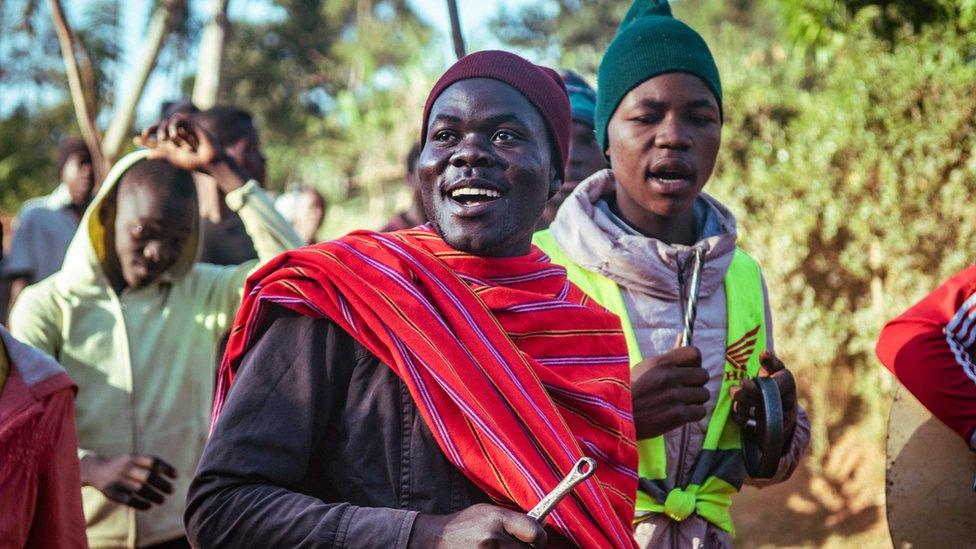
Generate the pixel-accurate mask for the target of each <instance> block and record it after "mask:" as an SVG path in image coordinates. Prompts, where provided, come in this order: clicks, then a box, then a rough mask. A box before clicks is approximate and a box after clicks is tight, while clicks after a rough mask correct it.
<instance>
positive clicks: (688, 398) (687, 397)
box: [675, 387, 712, 404]
mask: <svg viewBox="0 0 976 549" xmlns="http://www.w3.org/2000/svg"><path fill="white" fill-rule="evenodd" d="M675 396H676V397H677V399H678V402H679V403H681V404H705V403H706V402H708V401H709V399H710V398H711V397H712V394H711V393H709V392H708V389H706V388H704V387H679V388H678V389H676V390H675Z"/></svg>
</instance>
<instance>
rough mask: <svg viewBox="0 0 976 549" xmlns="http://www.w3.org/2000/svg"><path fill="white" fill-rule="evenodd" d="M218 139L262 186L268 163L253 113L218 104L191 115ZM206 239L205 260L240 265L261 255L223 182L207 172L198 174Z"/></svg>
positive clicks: (202, 246)
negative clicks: (227, 196) (227, 197)
mask: <svg viewBox="0 0 976 549" xmlns="http://www.w3.org/2000/svg"><path fill="white" fill-rule="evenodd" d="M190 118H192V119H193V120H194V121H196V122H197V123H198V124H200V126H202V127H203V128H204V129H205V130H207V131H208V132H210V134H212V135H214V136H215V137H216V138H217V142H218V143H219V144H220V146H221V147H222V148H223V149H224V151H226V153H227V156H229V157H230V158H231V159H232V160H233V161H234V162H235V163H236V164H237V165H238V166H240V167H241V168H242V169H243V170H244V171H245V172H247V173H248V175H250V176H251V178H252V179H253V180H254V181H256V182H257V184H258V185H263V184H264V178H265V175H266V169H267V166H266V163H265V159H264V155H263V154H262V153H261V140H260V137H259V135H258V129H257V126H255V125H254V119H253V118H252V117H251V115H250V113H248V112H247V111H245V110H243V109H239V108H236V107H230V106H224V105H218V106H216V107H213V108H210V109H207V110H205V111H197V112H195V113H192V114H191V115H190ZM194 180H195V181H196V183H197V195H198V197H199V200H200V202H199V204H200V213H201V216H202V217H203V233H202V234H203V238H202V241H201V244H200V257H199V258H198V261H200V262H202V263H213V264H215V265H239V264H241V263H244V262H245V261H251V260H253V259H256V258H257V257H258V255H257V251H256V250H255V248H254V242H253V241H252V240H251V237H250V236H249V235H248V234H247V230H246V228H245V227H244V222H243V221H242V220H241V217H240V216H239V215H238V214H237V213H236V212H234V211H232V210H230V209H229V208H228V207H227V204H226V201H225V200H224V199H223V195H222V191H221V189H220V186H219V185H216V184H214V182H213V179H212V178H211V177H210V176H208V175H207V174H195V175H194Z"/></svg>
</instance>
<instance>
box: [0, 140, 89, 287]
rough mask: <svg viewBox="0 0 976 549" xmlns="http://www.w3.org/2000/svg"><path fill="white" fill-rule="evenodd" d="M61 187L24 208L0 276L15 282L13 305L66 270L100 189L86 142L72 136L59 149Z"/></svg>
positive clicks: (33, 200)
mask: <svg viewBox="0 0 976 549" xmlns="http://www.w3.org/2000/svg"><path fill="white" fill-rule="evenodd" d="M56 167H57V174H58V178H59V179H60V181H61V182H60V183H59V184H58V186H57V188H56V189H55V190H54V192H52V193H51V194H49V195H47V196H42V197H38V198H32V199H30V200H28V201H26V202H24V205H23V206H22V207H21V209H20V214H19V215H18V218H17V221H16V223H15V226H14V232H13V242H12V243H11V246H10V255H9V257H7V258H6V260H5V261H4V262H3V264H2V270H0V275H2V276H3V277H4V278H7V279H9V280H10V306H13V303H14V302H15V301H16V300H17V296H18V295H19V294H20V292H21V291H22V290H23V289H24V287H25V286H27V285H28V284H33V283H34V282H37V281H39V280H43V279H45V278H47V277H48V276H50V275H51V274H53V273H54V272H55V271H57V270H58V269H59V268H61V262H62V261H63V260H64V254H65V252H66V251H67V249H68V244H69V242H71V238H72V237H73V236H74V234H75V230H77V228H78V222H79V221H80V220H81V215H82V213H84V211H85V208H86V207H87V206H88V202H89V201H90V200H91V197H92V193H93V192H94V190H95V172H94V169H93V167H92V158H91V154H90V153H89V152H88V147H87V146H85V142H84V141H82V140H81V139H80V138H77V137H70V138H66V139H64V140H62V141H61V144H60V145H59V146H58V156H57V163H56Z"/></svg>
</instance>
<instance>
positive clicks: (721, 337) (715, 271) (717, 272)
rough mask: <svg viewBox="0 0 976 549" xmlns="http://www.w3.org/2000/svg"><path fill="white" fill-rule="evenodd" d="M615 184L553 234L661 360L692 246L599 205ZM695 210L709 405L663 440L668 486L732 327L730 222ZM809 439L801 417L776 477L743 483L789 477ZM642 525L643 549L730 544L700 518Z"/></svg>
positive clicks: (672, 333)
mask: <svg viewBox="0 0 976 549" xmlns="http://www.w3.org/2000/svg"><path fill="white" fill-rule="evenodd" d="M614 185H615V180H614V177H613V172H612V171H611V170H609V169H608V170H603V171H601V172H598V173H596V174H594V175H592V176H591V177H589V178H588V179H586V181H584V182H583V183H581V184H580V185H579V186H578V187H577V188H576V190H575V191H574V192H573V194H571V195H570V196H569V197H568V198H567V199H566V201H565V202H564V203H563V205H562V207H561V208H560V210H559V213H558V214H557V215H556V219H555V220H554V221H553V223H552V225H551V226H550V231H551V233H552V236H553V238H554V239H555V241H556V242H557V243H558V244H559V246H560V247H561V248H562V249H563V251H564V252H566V254H567V255H568V256H569V257H571V258H572V259H573V261H574V262H575V263H576V264H578V265H580V266H581V267H584V268H586V269H587V270H590V271H593V272H596V273H599V274H601V275H603V276H606V277H607V278H609V279H611V280H613V281H614V282H616V283H617V284H618V285H619V286H620V288H621V293H622V294H623V297H624V303H625V305H626V307H627V313H628V315H629V317H630V320H631V323H632V325H633V328H634V333H635V335H636V336H637V342H638V345H639V346H640V351H641V355H642V356H644V357H652V356H657V355H660V354H663V353H665V352H667V351H669V350H671V349H672V348H673V347H674V342H675V340H676V338H677V336H678V334H679V333H681V330H682V318H683V316H682V315H683V311H682V294H681V288H680V285H679V283H678V270H679V266H681V267H682V268H684V267H685V266H690V264H691V261H690V257H691V255H692V253H693V247H689V246H682V245H680V244H667V243H664V242H661V241H660V240H657V239H654V238H648V237H646V236H643V235H640V234H638V233H636V231H634V230H633V229H630V228H629V227H627V226H626V224H625V223H624V222H623V221H621V220H619V219H616V216H614V215H613V213H611V212H610V211H609V209H608V208H606V205H605V203H604V202H603V201H602V200H601V197H604V196H606V195H607V194H608V193H610V192H612V190H613V188H614ZM695 208H696V218H697V219H696V221H698V223H699V229H700V232H701V236H700V240H699V241H698V242H697V243H695V245H694V246H697V247H700V248H702V250H703V251H704V265H703V267H702V273H701V290H700V292H699V300H698V316H697V318H696V321H695V330H694V334H695V339H694V345H695V347H697V348H698V349H699V350H700V351H701V355H702V366H703V367H704V368H705V369H706V370H708V372H709V374H710V379H709V382H708V384H707V385H706V387H707V388H708V390H709V392H711V395H712V397H711V399H710V400H709V402H708V403H707V404H706V409H707V415H706V416H705V418H704V419H702V420H701V421H698V422H697V423H693V424H688V425H686V426H685V427H684V428H680V429H675V430H673V431H670V432H668V433H666V434H665V435H664V437H665V447H666V450H667V463H668V480H670V481H671V483H672V484H675V483H676V481H680V480H681V479H687V478H688V477H689V476H690V474H691V468H692V466H693V465H694V463H695V459H697V457H698V454H699V452H700V451H701V448H702V444H703V442H704V439H705V432H706V430H707V428H708V421H709V420H710V419H711V413H712V409H713V408H714V406H715V402H716V398H717V393H718V391H719V389H720V388H721V385H722V375H723V371H724V369H725V351H726V328H727V321H728V318H727V314H726V301H725V287H724V284H723V281H724V278H725V273H726V271H727V270H728V268H729V265H730V264H731V262H732V256H733V253H734V252H735V244H736V238H737V233H736V225H735V218H734V217H733V216H732V213H731V212H730V211H729V210H728V209H726V208H725V207H724V206H722V205H721V204H719V202H718V201H717V200H715V199H714V198H712V197H710V196H708V195H707V194H704V193H702V195H701V197H700V198H699V200H698V201H697V203H696V205H695ZM765 291H766V288H765V283H764V284H763V292H764V293H765ZM766 342H767V347H768V348H769V349H770V350H772V349H773V323H772V318H771V315H770V311H769V305H768V299H767V305H766ZM809 440H810V422H809V420H808V418H807V416H806V413H805V412H804V411H803V410H802V409H800V411H799V414H798V417H797V424H796V429H795V431H794V434H793V440H792V443H791V446H790V450H789V452H787V454H786V455H785V456H783V458H782V460H781V461H780V467H779V470H778V471H777V473H776V475H775V477H774V478H773V479H772V480H770V481H762V482H758V481H752V480H747V482H750V483H752V484H771V483H776V482H782V481H783V480H786V479H787V478H789V477H790V475H791V474H792V473H793V470H794V469H795V468H796V466H797V464H798V463H799V460H800V456H801V454H802V453H803V451H804V449H805V448H806V446H807V444H808V442H809ZM682 442H683V444H682ZM679 477H680V478H679ZM641 519H643V520H641ZM638 520H639V521H640V522H639V524H638V526H637V527H636V532H635V533H636V536H637V539H638V542H640V544H641V545H642V546H644V547H664V546H677V547H698V546H700V545H702V544H704V545H705V546H707V547H710V548H711V547H717V546H718V547H723V546H731V537H730V536H729V535H728V534H727V533H726V532H724V531H722V530H721V529H719V528H717V527H715V526H713V525H711V524H710V523H708V522H706V521H705V520H704V519H702V518H700V517H699V516H698V515H691V516H690V517H688V518H687V519H685V520H684V521H683V522H673V521H671V520H670V519H668V518H667V517H665V516H664V515H660V514H657V513H652V514H649V515H646V516H641V515H640V514H639V516H638Z"/></svg>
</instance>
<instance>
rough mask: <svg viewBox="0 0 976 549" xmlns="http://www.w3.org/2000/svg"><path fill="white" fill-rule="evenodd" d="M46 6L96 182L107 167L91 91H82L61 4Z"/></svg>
mask: <svg viewBox="0 0 976 549" xmlns="http://www.w3.org/2000/svg"><path fill="white" fill-rule="evenodd" d="M48 5H49V6H50V8H51V15H52V17H53V18H54V30H55V31H56V32H57V34H58V44H59V45H60V46H61V57H62V59H63V60H64V69H65V72H66V73H67V76H68V89H69V90H70V91H71V101H72V104H73V105H74V109H75V118H76V119H77V121H78V128H79V129H80V130H81V136H82V139H84V140H85V144H86V145H87V146H88V150H89V151H90V152H91V157H92V167H93V168H94V170H95V180H96V181H99V182H100V181H101V180H102V177H103V176H104V175H105V173H106V172H107V171H108V165H107V164H106V162H105V158H104V156H102V147H101V136H100V135H99V134H98V127H97V126H96V125H95V108H94V106H95V97H94V93H95V90H94V89H92V88H89V89H87V90H86V89H85V86H84V84H83V83H82V78H81V73H80V71H79V70H78V62H77V60H76V59H75V44H77V43H78V42H79V41H78V37H77V36H75V33H74V32H73V31H72V30H71V26H70V25H68V20H67V18H65V16H64V8H62V6H61V1H60V0H48Z"/></svg>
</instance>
